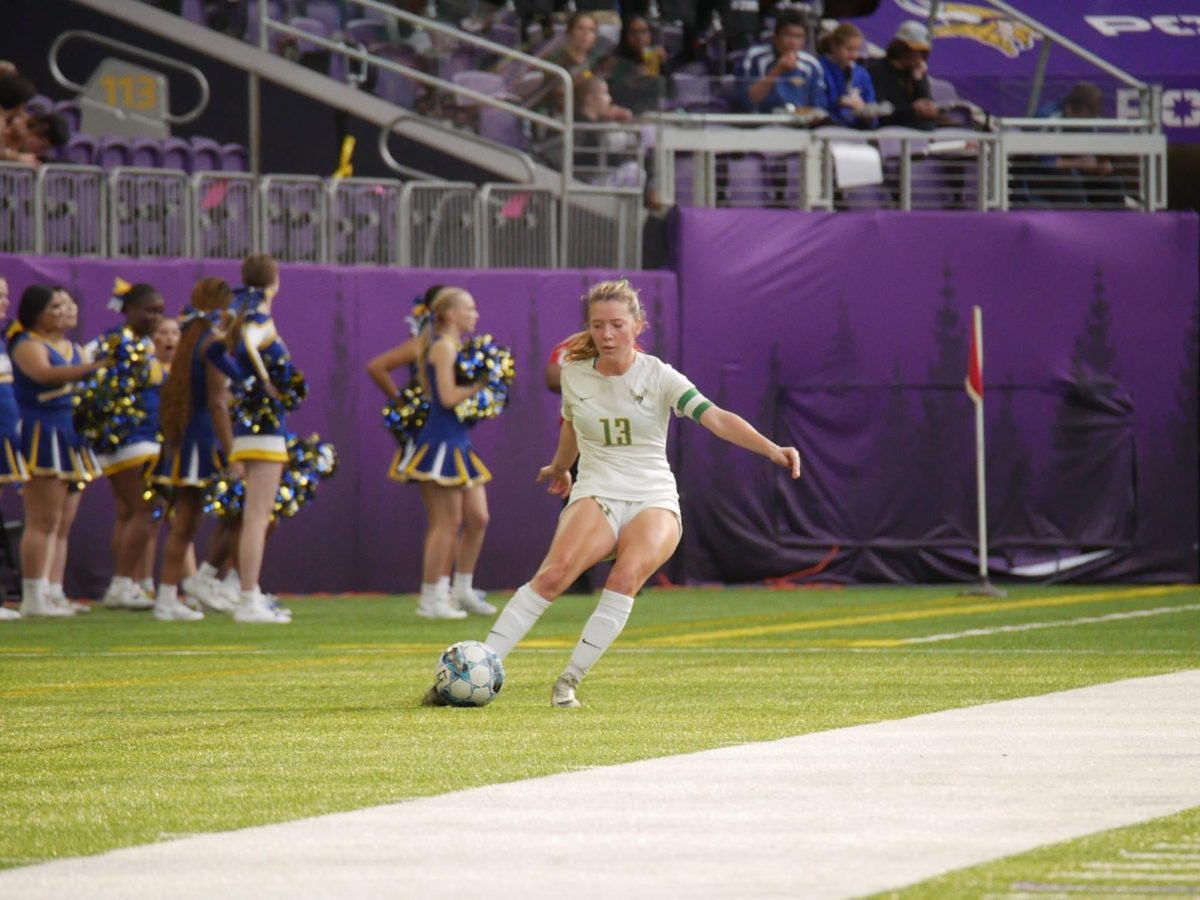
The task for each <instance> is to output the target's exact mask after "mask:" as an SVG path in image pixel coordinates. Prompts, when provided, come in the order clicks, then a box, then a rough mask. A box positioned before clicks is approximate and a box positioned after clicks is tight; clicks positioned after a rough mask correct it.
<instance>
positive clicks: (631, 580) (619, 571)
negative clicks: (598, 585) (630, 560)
mask: <svg viewBox="0 0 1200 900" xmlns="http://www.w3.org/2000/svg"><path fill="white" fill-rule="evenodd" d="M647 577H648V576H647V575H646V574H644V573H642V572H641V571H640V570H638V569H637V567H635V566H631V565H625V566H623V565H621V562H620V560H619V559H618V561H617V562H616V563H615V564H614V565H613V567H612V571H611V572H609V573H608V578H607V579H605V581H604V586H605V588H607V589H608V590H610V591H616V592H617V593H618V594H624V595H625V596H626V597H632V596H634V595H635V594H637V592H638V591H640V590H641V589H642V585H643V584H645V583H646V578H647Z"/></svg>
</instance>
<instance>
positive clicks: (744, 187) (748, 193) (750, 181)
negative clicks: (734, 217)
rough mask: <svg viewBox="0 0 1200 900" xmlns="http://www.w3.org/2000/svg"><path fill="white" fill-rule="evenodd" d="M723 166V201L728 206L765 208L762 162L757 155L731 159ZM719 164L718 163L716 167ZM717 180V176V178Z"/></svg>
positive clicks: (767, 197)
mask: <svg viewBox="0 0 1200 900" xmlns="http://www.w3.org/2000/svg"><path fill="white" fill-rule="evenodd" d="M724 164H725V199H726V203H727V205H729V206H766V205H767V203H768V200H769V192H768V190H767V184H766V180H765V179H764V177H763V161H762V158H761V157H759V156H758V155H757V154H747V155H746V156H742V157H740V158H739V157H731V158H729V159H726V160H724ZM719 165H720V162H718V166H719ZM718 171H719V170H718ZM718 178H719V176H718Z"/></svg>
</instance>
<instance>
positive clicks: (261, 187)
mask: <svg viewBox="0 0 1200 900" xmlns="http://www.w3.org/2000/svg"><path fill="white" fill-rule="evenodd" d="M258 193H259V204H260V206H259V209H260V210H261V213H260V219H259V223H260V228H261V232H260V238H259V245H258V246H259V249H260V250H262V251H263V252H265V253H270V254H271V255H272V256H274V257H275V258H276V259H280V260H283V261H285V262H313V263H320V262H326V261H327V260H328V259H329V257H328V255H327V250H326V247H327V234H326V227H325V222H326V215H325V180H324V179H323V178H317V177H316V176H315V175H266V176H264V177H263V178H261V179H260V180H259V183H258Z"/></svg>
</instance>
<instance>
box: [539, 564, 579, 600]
mask: <svg viewBox="0 0 1200 900" xmlns="http://www.w3.org/2000/svg"><path fill="white" fill-rule="evenodd" d="M572 580H573V577H572V573H571V572H570V570H569V569H568V568H567V567H566V566H565V565H563V564H562V563H546V564H545V565H543V566H542V567H541V569H539V570H538V573H537V574H536V575H534V576H533V580H532V581H531V582H530V584H532V585H533V589H534V590H535V591H537V593H538V595H539V596H542V597H545V598H546V599H548V600H549V599H552V598H554V597H557V596H558V595H559V594H561V593H562V592H563V591H565V590H566V589H567V588H568V587H569V586H570V584H571V581H572Z"/></svg>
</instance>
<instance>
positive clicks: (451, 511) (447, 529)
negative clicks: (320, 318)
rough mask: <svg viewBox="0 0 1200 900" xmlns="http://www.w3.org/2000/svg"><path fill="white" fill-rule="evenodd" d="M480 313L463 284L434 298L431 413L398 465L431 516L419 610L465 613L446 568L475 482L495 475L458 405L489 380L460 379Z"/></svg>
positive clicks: (428, 369) (421, 360) (425, 367)
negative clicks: (453, 597)
mask: <svg viewBox="0 0 1200 900" xmlns="http://www.w3.org/2000/svg"><path fill="white" fill-rule="evenodd" d="M478 321H479V313H478V311H477V310H476V309H475V299H474V298H473V297H472V296H471V295H470V294H468V293H467V292H466V291H464V290H463V289H462V288H456V287H447V288H444V289H442V290H441V291H439V292H438V294H437V296H436V297H434V298H433V302H432V303H430V304H429V322H428V324H427V325H426V326H425V331H424V336H423V339H422V341H421V343H420V344H419V346H418V351H417V366H418V369H417V373H418V377H420V379H421V386H422V387H423V388H424V390H425V394H426V396H428V397H429V419H428V420H427V421H426V422H425V425H424V427H423V428H422V429H421V431H420V433H419V434H418V435H417V437H416V439H415V440H414V441H413V443H412V445H411V446H410V447H409V448H408V449H407V450H406V452H405V453H404V455H403V456H402V457H401V459H400V461H399V463H398V464H397V465H396V468H395V470H394V472H393V473H392V477H393V478H395V479H396V480H397V481H416V482H419V483H420V485H421V499H422V500H423V501H424V503H425V513H426V516H427V517H428V520H429V525H428V529H427V531H426V532H425V551H424V555H423V559H422V566H421V570H422V583H421V599H420V602H419V603H418V605H417V615H420V616H424V617H426V618H436V619H454V618H462V617H463V615H464V613H463V612H462V611H461V610H457V609H454V608H452V607H451V606H450V592H449V584H448V583H446V582H443V581H442V579H443V576H444V574H445V573H446V572H447V571H449V569H450V565H451V563H452V562H453V561H454V550H455V545H456V544H457V543H458V532H459V528H460V527H461V525H462V520H463V498H464V495H465V493H466V491H467V489H469V488H472V487H475V486H477V485H482V484H485V483H486V482H488V481H490V480H491V478H492V475H491V473H490V472H489V471H488V470H487V467H486V466H484V464H483V461H482V460H481V459H480V458H479V457H478V456H476V455H475V451H474V450H473V449H472V448H471V441H470V439H469V438H468V437H467V426H466V425H464V424H463V423H462V422H460V421H459V419H458V416H457V415H456V413H455V411H454V409H455V407H456V406H458V404H460V403H462V402H463V401H464V400H467V399H469V398H471V397H473V396H475V395H476V394H477V393H479V392H480V391H481V390H482V389H483V388H484V386H485V385H484V384H483V383H482V382H481V383H478V384H469V385H458V384H455V383H454V370H455V364H456V363H457V361H458V348H459V344H460V343H461V341H462V336H463V335H464V334H467V333H469V332H471V331H473V330H474V329H475V324H476V322H478Z"/></svg>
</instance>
